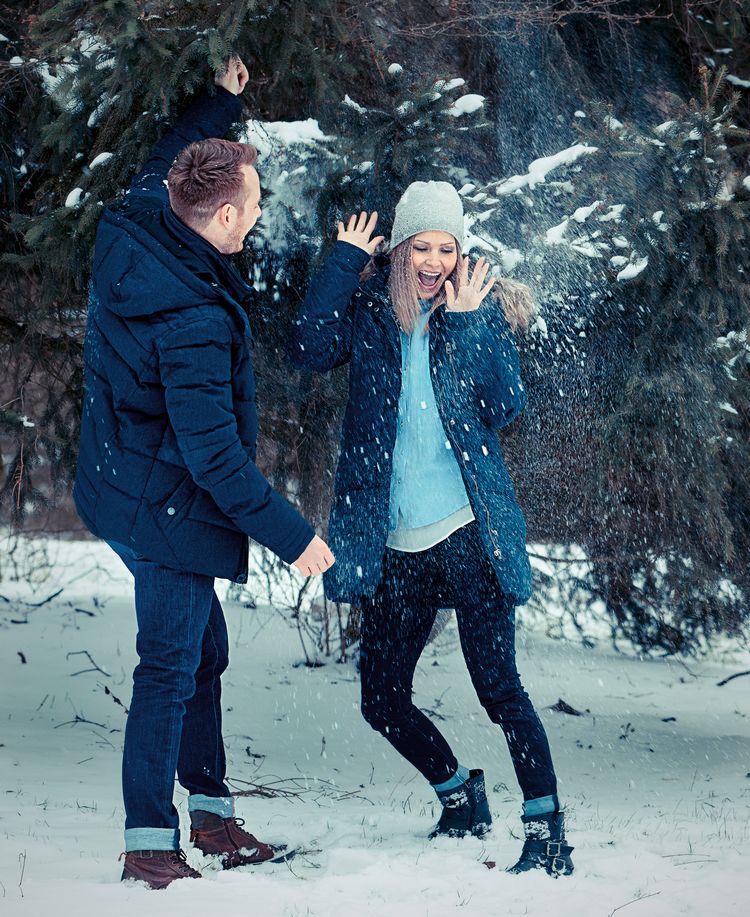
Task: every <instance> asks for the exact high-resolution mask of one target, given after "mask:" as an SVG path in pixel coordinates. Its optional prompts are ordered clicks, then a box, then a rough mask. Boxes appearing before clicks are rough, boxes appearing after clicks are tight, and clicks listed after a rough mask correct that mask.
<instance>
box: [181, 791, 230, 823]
mask: <svg viewBox="0 0 750 917" xmlns="http://www.w3.org/2000/svg"><path fill="white" fill-rule="evenodd" d="M188 812H211V814H212V815H218V816H219V817H220V818H231V817H232V816H233V815H234V796H203V795H202V794H201V793H193V794H192V795H191V796H188Z"/></svg>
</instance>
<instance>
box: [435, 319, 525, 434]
mask: <svg viewBox="0 0 750 917" xmlns="http://www.w3.org/2000/svg"><path fill="white" fill-rule="evenodd" d="M445 323H446V328H447V331H448V339H449V342H450V345H451V351H452V354H451V355H452V356H453V357H454V365H458V366H460V367H461V371H462V372H463V373H465V374H466V375H467V376H469V377H470V378H471V379H472V380H473V383H474V389H475V391H476V393H477V396H478V397H479V405H480V410H481V412H482V416H483V417H484V419H485V421H486V422H487V424H488V425H489V426H491V427H493V428H494V429H496V430H499V429H501V428H502V427H505V426H507V425H508V424H509V423H511V421H513V420H515V419H516V417H518V415H519V414H520V413H521V411H523V409H524V407H525V406H526V389H525V388H524V385H523V382H522V381H521V366H520V362H519V359H518V350H517V348H516V344H515V340H514V338H513V332H512V331H511V328H510V325H509V324H508V321H507V319H506V318H505V315H504V313H503V310H502V307H501V306H500V304H499V303H498V304H495V303H494V302H492V301H490V302H489V303H488V304H487V305H484V306H480V307H479V308H478V309H477V310H476V311H474V312H447V311H446V313H445Z"/></svg>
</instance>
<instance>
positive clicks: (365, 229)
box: [338, 210, 384, 255]
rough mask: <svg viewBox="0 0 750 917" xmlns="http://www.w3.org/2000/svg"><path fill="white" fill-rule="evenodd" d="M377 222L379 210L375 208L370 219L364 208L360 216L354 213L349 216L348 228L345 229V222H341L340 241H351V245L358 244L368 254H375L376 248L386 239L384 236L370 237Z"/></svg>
mask: <svg viewBox="0 0 750 917" xmlns="http://www.w3.org/2000/svg"><path fill="white" fill-rule="evenodd" d="M377 222H378V213H377V210H373V212H372V213H371V214H370V216H369V219H368V216H367V214H366V213H365V211H364V210H363V211H362V213H360V215H359V216H357V215H356V214H352V215H351V216H350V217H349V222H348V224H347V226H346V229H344V224H343V223H339V234H338V240H339V242H349V244H350V245H356V246H357V248H361V249H362V251H365V252H367V254H368V255H373V254H374V253H375V249H376V248H377V247H378V245H380V243H381V242H382V241H383V239H384V236H375V238H374V239H371V238H370V236H371V235H372V234H373V232H374V230H375V224H376V223H377Z"/></svg>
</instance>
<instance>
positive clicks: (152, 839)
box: [125, 828, 180, 853]
mask: <svg viewBox="0 0 750 917" xmlns="http://www.w3.org/2000/svg"><path fill="white" fill-rule="evenodd" d="M179 849H180V831H179V829H178V828H126V829H125V853H130V852H131V851H133V850H179Z"/></svg>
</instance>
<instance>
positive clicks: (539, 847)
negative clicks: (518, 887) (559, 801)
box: [506, 812, 573, 878]
mask: <svg viewBox="0 0 750 917" xmlns="http://www.w3.org/2000/svg"><path fill="white" fill-rule="evenodd" d="M521 821H522V822H523V829H524V833H525V834H526V840H525V841H524V845H523V850H522V851H521V856H520V858H519V860H518V862H517V863H516V864H515V866H509V867H508V869H507V870H506V872H512V873H519V872H528V871H529V870H530V869H545V870H546V871H547V872H548V873H549V874H550V875H551V876H554V877H555V878H557V877H558V876H569V875H570V874H571V873H572V872H573V861H572V860H571V858H570V854H571V853H572V852H573V848H572V847H569V846H568V845H567V844H566V843H565V816H564V815H563V813H562V812H549V813H548V814H546V815H529V816H523V817H522V818H521Z"/></svg>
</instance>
